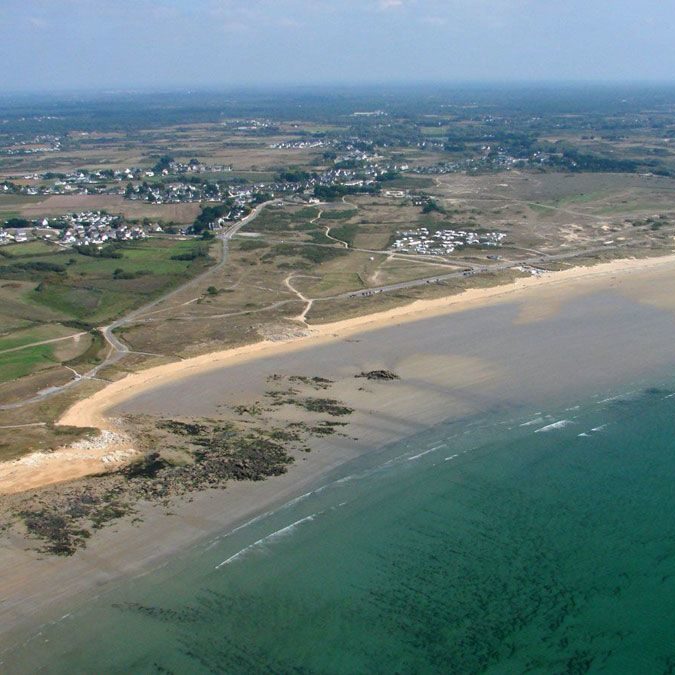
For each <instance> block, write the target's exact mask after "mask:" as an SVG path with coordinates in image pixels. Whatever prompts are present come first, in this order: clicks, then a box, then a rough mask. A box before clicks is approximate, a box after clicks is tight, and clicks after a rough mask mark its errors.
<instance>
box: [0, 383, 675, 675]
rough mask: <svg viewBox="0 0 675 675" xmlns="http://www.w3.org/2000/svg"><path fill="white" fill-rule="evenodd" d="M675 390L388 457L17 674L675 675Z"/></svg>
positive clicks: (222, 546) (217, 545) (446, 432)
mask: <svg viewBox="0 0 675 675" xmlns="http://www.w3.org/2000/svg"><path fill="white" fill-rule="evenodd" d="M674 390H675V383H666V384H665V385H664V384H663V383H661V384H659V386H658V387H656V386H654V383H653V382H641V383H639V384H638V385H636V386H635V387H634V388H633V387H632V388H631V391H627V390H625V389H624V391H623V392H621V391H618V392H614V395H609V394H608V395H606V396H604V395H603V396H601V397H596V398H594V399H591V400H587V401H580V402H579V403H578V405H575V406H572V407H568V408H567V409H565V410H553V411H551V410H536V411H535V410H533V411H530V412H528V413H527V414H525V413H524V412H522V411H521V412H519V413H518V414H517V415H509V416H507V415H505V414H504V413H503V412H502V413H494V414H492V415H486V416H482V417H480V418H474V419H471V420H465V421H464V422H461V423H452V424H443V425H439V426H437V427H435V428H434V429H432V430H430V431H427V432H424V433H422V434H419V435H417V436H415V437H413V438H411V439H408V440H407V441H406V442H405V443H398V444H396V445H393V446H389V447H387V448H386V449H384V450H383V451H382V452H380V453H378V454H377V456H376V457H370V458H368V459H362V460H360V461H359V462H355V463H352V465H351V466H349V467H347V468H343V469H342V471H341V473H340V474H336V475H335V476H333V477H332V480H331V481H330V482H328V483H327V484H326V485H325V486H323V487H322V488H320V489H317V490H316V491H314V492H312V493H310V494H308V495H305V496H304V497H302V498H300V499H297V500H295V501H294V502H292V503H290V504H289V505H287V506H286V507H284V508H282V509H280V510H278V511H276V512H275V513H273V514H268V515H267V516H264V517H261V518H259V519H257V520H256V521H254V522H253V523H251V524H249V525H248V526H245V527H242V528H240V529H238V530H237V531H235V532H234V533H232V534H230V535H227V536H223V537H221V538H218V539H215V540H212V541H210V542H207V543H205V544H203V545H201V546H199V547H195V548H193V549H191V550H190V551H187V552H185V553H184V554H182V555H181V556H180V557H177V558H176V559H174V560H173V561H172V562H171V563H170V564H169V565H167V566H165V567H164V568H162V569H159V570H156V571H154V572H152V573H149V574H147V575H145V576H143V577H141V578H138V579H135V580H132V581H128V582H126V583H124V584H120V585H118V586H117V587H116V588H115V589H114V591H111V592H107V593H106V594H105V595H102V596H100V597H99V598H97V599H95V600H91V601H87V602H86V603H84V604H83V605H82V606H81V607H80V608H79V609H77V610H75V611H74V612H73V613H72V614H71V615H69V616H67V617H66V618H64V619H62V620H61V621H59V622H57V623H55V624H53V625H50V626H45V627H44V628H43V630H42V632H41V634H40V635H39V636H36V637H35V638H33V639H32V640H30V641H29V642H28V643H27V644H26V645H24V646H23V647H21V648H19V649H18V650H16V651H15V652H13V653H10V654H7V655H5V657H4V658H5V664H4V665H3V666H2V669H3V672H21V673H23V672H26V673H27V672H35V671H39V670H40V669H42V670H43V671H44V672H53V673H78V672H87V673H90V672H101V673H103V672H105V673H116V672H120V673H121V672H135V673H154V672H157V673H160V672H175V673H186V672H190V673H210V672H228V673H237V672H246V673H250V672H298V673H300V672H306V673H354V672H382V673H390V672H399V673H425V672H429V673H435V672H438V673H478V672H490V673H504V672H518V673H526V672H536V673H539V672H546V673H582V672H607V673H646V672H650V673H651V672H654V673H665V672H672V669H673V668H675V641H674V640H673V616H675V508H674V507H675V491H674V490H673V489H672V481H673V477H674V476H675V395H673V394H672V391H674Z"/></svg>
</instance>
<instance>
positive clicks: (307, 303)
mask: <svg viewBox="0 0 675 675" xmlns="http://www.w3.org/2000/svg"><path fill="white" fill-rule="evenodd" d="M300 277H302V278H304V279H321V277H316V276H311V275H309V274H289V275H288V276H287V277H286V278H285V279H284V285H285V286H286V287H287V288H288V289H289V290H290V291H291V293H295V295H297V296H298V298H299V299H300V300H302V302H304V303H305V309H304V310H303V311H302V312H301V313H300V314H298V316H294V317H293V319H294V320H295V321H302V323H304V324H306V323H307V314H308V312H309V310H310V309H312V305H313V304H314V300H313V299H312V298H306V297H305V296H304V295H303V294H302V293H301V292H300V291H299V290H298V289H297V288H295V287H294V286H293V285H292V284H291V280H292V279H298V278H300Z"/></svg>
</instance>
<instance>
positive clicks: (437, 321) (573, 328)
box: [0, 257, 675, 644]
mask: <svg viewBox="0 0 675 675" xmlns="http://www.w3.org/2000/svg"><path fill="white" fill-rule="evenodd" d="M611 265H612V266H610V267H605V266H602V267H603V268H604V269H602V268H601V267H598V268H591V269H590V270H579V272H583V273H584V274H581V275H579V274H577V275H576V276H574V275H568V276H567V277H565V276H564V273H563V276H557V277H552V278H553V279H554V280H555V281H549V282H548V283H542V282H541V280H537V281H538V282H539V283H531V284H525V285H524V286H519V287H516V288H514V287H509V288H508V289H501V292H500V293H494V294H493V295H487V296H484V297H482V299H480V300H479V299H477V298H478V297H480V296H476V297H475V298H474V299H473V300H471V299H470V298H467V297H464V299H463V300H462V299H460V300H457V299H455V300H452V299H450V301H448V300H445V301H444V303H442V304H438V303H436V302H435V301H434V303H432V304H431V305H426V306H424V307H421V306H420V305H418V306H417V308H415V309H414V310H412V309H411V308H408V311H407V313H406V312H402V311H401V312H400V313H399V314H398V315H396V313H394V314H393V315H392V313H386V314H387V315H388V316H387V317H385V316H384V315H383V316H382V317H379V318H373V317H371V318H370V321H369V322H364V321H361V323H359V322H356V323H350V322H345V323H343V324H339V325H335V324H334V325H333V326H331V327H328V328H323V329H321V330H320V331H317V334H315V335H314V336H312V337H309V338H306V339H304V340H300V341H296V342H293V343H288V344H281V345H278V344H276V345H275V344H271V345H270V344H264V345H254V346H253V347H251V348H247V349H245V350H244V351H243V352H241V351H240V350H235V351H236V352H237V353H234V352H230V353H226V354H224V355H216V356H211V357H208V358H207V357H199V359H197V360H194V361H196V363H192V364H190V363H188V365H187V366H186V365H184V364H176V366H175V368H174V369H173V370H171V369H170V367H167V366H162V367H160V368H158V369H154V371H155V372H154V373H153V372H151V371H147V372H146V373H140V374H138V375H133V376H130V377H129V378H125V380H122V381H120V382H118V383H115V384H114V385H112V386H111V387H108V388H106V389H105V390H103V391H102V392H99V394H96V395H95V396H94V397H92V399H88V401H86V402H82V403H80V404H78V405H76V406H75V407H74V408H73V409H72V410H71V412H70V413H69V414H68V415H67V416H66V418H65V419H64V421H65V422H68V423H74V422H81V423H86V424H91V423H93V422H95V423H97V424H99V425H100V426H101V427H102V428H110V427H114V422H113V423H111V422H110V421H109V417H108V416H110V417H112V418H113V419H114V417H115V416H118V415H121V414H124V413H129V412H132V413H139V412H142V413H148V414H157V415H162V416H164V417H171V416H180V417H191V416H221V415H224V414H226V413H225V412H224V411H227V407H228V406H230V405H232V404H234V403H241V402H253V401H255V400H258V399H259V397H260V396H261V395H262V394H263V393H264V391H265V390H266V389H268V388H269V382H268V381H267V378H268V376H269V375H271V374H272V373H276V374H279V375H285V376H291V375H306V376H310V377H311V376H321V377H326V378H330V379H332V380H335V384H334V385H333V386H332V387H331V390H330V391H329V392H326V395H327V396H330V397H332V398H336V399H339V400H341V401H344V402H345V403H347V404H348V405H350V406H352V407H353V408H355V413H354V414H353V415H352V416H351V417H350V419H349V422H350V426H349V430H348V435H349V438H338V437H329V438H326V439H323V440H321V441H320V442H319V443H317V444H316V445H315V446H314V448H313V452H312V453H310V454H309V455H307V457H306V458H305V459H303V460H302V461H298V462H297V463H296V465H294V466H292V467H291V468H290V470H289V472H288V473H287V474H285V475H283V476H280V477H277V478H273V479H268V480H266V481H264V482H261V483H232V484H231V485H230V486H228V488H227V489H226V490H224V491H210V492H206V493H202V494H199V495H196V496H195V498H194V500H193V501H191V502H183V501H181V502H178V503H177V504H176V507H175V508H173V512H174V514H175V515H171V516H165V515H163V512H162V509H161V508H156V507H152V506H144V507H142V512H143V516H144V521H143V522H142V523H140V524H138V525H133V526H132V525H130V524H129V523H128V522H120V523H118V524H117V525H113V526H111V527H110V528H108V529H105V530H103V531H102V532H100V533H97V534H96V536H95V537H94V539H93V540H92V541H91V542H90V543H89V545H88V548H87V549H85V550H84V551H81V552H78V553H77V554H76V555H75V556H73V557H72V558H70V559H55V558H45V559H44V560H37V559H36V556H35V553H33V552H30V551H25V550H24V544H23V543H22V542H21V541H11V540H3V541H2V542H1V543H0V547H1V548H0V561H1V562H2V565H3V581H2V587H1V590H0V597H1V598H2V601H1V605H0V644H7V643H8V641H11V637H12V635H14V636H16V635H17V634H19V633H20V632H21V630H24V629H25V627H26V626H27V625H35V621H36V620H35V618H34V617H35V614H37V615H47V614H49V612H50V611H56V607H58V605H59V601H60V600H65V599H67V598H70V597H72V596H73V595H75V594H77V593H81V592H83V591H91V590H95V589H96V588H102V587H106V586H107V585H109V584H110V583H112V582H113V581H114V580H115V579H116V578H120V577H122V576H128V575H133V574H138V573H142V572H143V571H145V570H147V569H149V568H152V567H153V566H155V565H158V564H161V562H162V561H163V560H165V559H166V558H167V557H169V556H171V555H174V554H175V553H176V552H177V551H179V550H181V549H182V548H183V547H185V546H187V545H190V544H191V543H195V542H197V541H199V540H202V539H203V538H204V537H206V536H208V535H210V534H216V533H222V532H224V531H227V530H228V529H231V528H233V527H235V526H237V525H238V524H240V523H243V522H245V521H246V520H248V519H250V518H251V517H253V516H255V515H256V514H258V513H260V512H264V511H268V510H270V509H273V508H275V506H278V505H281V504H283V503H284V502H286V501H287V500H288V499H291V498H293V497H294V496H297V495H298V494H302V493H303V492H305V491H307V490H308V489H310V488H311V487H312V486H315V485H316V484H317V483H318V482H320V481H321V480H322V478H323V477H325V476H326V475H327V474H328V473H329V472H330V471H331V469H336V468H337V467H339V466H340V465H342V464H344V463H345V462H348V461H349V460H350V459H352V458H355V457H357V456H359V455H361V454H363V453H367V452H370V451H373V450H374V449H376V448H377V447H380V446H382V445H383V444H385V443H387V442H389V441H392V440H396V439H399V438H401V437H404V436H407V435H410V434H412V433H415V432H416V431H419V430H421V429H423V428H426V427H428V426H431V425H433V424H435V423H437V422H440V421H442V420H448V419H453V418H461V417H465V416H467V415H471V414H474V413H483V412H487V411H490V410H494V409H514V410H517V409H518V408H519V407H527V408H530V407H532V406H535V405H538V404H541V405H555V404H557V403H561V404H565V403H567V402H568V403H569V404H570V405H572V404H573V403H574V400H575V397H577V396H580V395H588V394H593V393H602V392H605V391H608V390H611V388H612V387H614V386H620V385H622V384H623V383H625V382H629V381H632V380H635V379H638V378H641V377H649V375H651V374H662V373H663V372H664V370H665V369H670V368H671V367H673V365H675V342H674V341H673V340H672V336H673V335H674V334H675V259H674V258H673V257H669V258H662V259H656V260H645V261H637V262H636V264H634V265H633V266H631V265H624V267H621V266H620V265H615V264H611ZM572 272H574V270H572ZM490 290H493V291H494V290H499V289H490ZM486 303H487V304H488V305H490V306H485V305H486ZM552 307H553V309H552ZM403 309H405V308H403ZM376 368H386V369H389V370H392V371H394V372H396V373H397V374H398V375H399V376H400V378H401V379H400V380H398V381H393V382H371V381H367V380H363V379H357V378H355V377H354V376H355V375H356V374H358V373H359V372H361V371H365V370H372V369H376ZM319 395H322V394H319ZM287 414H288V413H287ZM298 414H301V413H298ZM306 415H307V414H306V413H304V416H305V417H306ZM353 437H356V439H357V440H353ZM17 631H18V632H17Z"/></svg>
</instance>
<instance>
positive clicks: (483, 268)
mask: <svg viewBox="0 0 675 675" xmlns="http://www.w3.org/2000/svg"><path fill="white" fill-rule="evenodd" d="M615 248H618V247H617V246H597V247H595V248H587V249H584V250H581V251H569V252H567V253H557V254H553V255H545V256H541V255H540V256H538V257H536V258H527V259H524V260H517V261H509V262H503V263H495V264H494V265H475V266H472V267H469V266H468V265H467V266H466V268H465V270H462V271H458V272H449V273H448V274H437V275H435V276H433V277H425V278H423V279H413V280H411V281H401V282H399V283H395V284H387V285H386V286H377V287H374V288H364V289H362V290H359V291H348V292H346V293H340V294H338V295H331V296H325V297H321V298H314V301H315V302H318V301H321V300H338V299H342V298H360V297H369V296H371V295H376V294H377V293H388V292H390V291H400V290H404V289H407V288H415V287H417V286H426V285H427V284H433V283H442V282H444V281H447V280H449V279H457V278H461V277H467V276H475V275H476V274H481V273H482V272H495V271H503V270H507V269H512V268H514V267H520V266H522V265H527V266H531V267H536V266H537V265H538V264H539V265H541V264H542V263H543V264H545V263H550V262H556V261H558V260H568V259H570V258H578V257H580V256H583V255H588V254H590V253H597V252H598V251H607V250H611V249H615Z"/></svg>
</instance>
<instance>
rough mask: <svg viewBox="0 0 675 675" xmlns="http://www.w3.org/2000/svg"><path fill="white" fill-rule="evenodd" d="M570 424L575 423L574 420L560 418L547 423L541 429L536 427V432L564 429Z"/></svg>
mask: <svg viewBox="0 0 675 675" xmlns="http://www.w3.org/2000/svg"><path fill="white" fill-rule="evenodd" d="M570 424H574V422H573V421H572V420H558V421H557V422H553V423H552V424H547V425H546V426H545V427H541V429H536V430H535V432H534V433H535V434H539V433H542V432H547V431H553V430H554V429H564V428H565V427H567V426H569V425H570Z"/></svg>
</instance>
